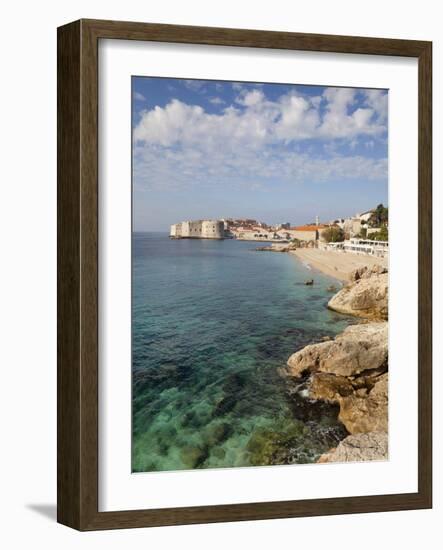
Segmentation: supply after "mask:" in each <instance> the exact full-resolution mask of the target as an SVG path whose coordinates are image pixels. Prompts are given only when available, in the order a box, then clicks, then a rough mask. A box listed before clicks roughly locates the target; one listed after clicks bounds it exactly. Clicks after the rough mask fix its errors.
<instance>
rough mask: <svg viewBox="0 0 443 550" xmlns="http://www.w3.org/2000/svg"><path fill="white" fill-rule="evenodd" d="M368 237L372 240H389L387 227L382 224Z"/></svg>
mask: <svg viewBox="0 0 443 550" xmlns="http://www.w3.org/2000/svg"><path fill="white" fill-rule="evenodd" d="M369 238H370V239H371V240H373V241H387V240H389V234H388V228H387V227H386V226H385V225H384V226H383V227H381V228H380V231H377V233H371V234H370V235H369Z"/></svg>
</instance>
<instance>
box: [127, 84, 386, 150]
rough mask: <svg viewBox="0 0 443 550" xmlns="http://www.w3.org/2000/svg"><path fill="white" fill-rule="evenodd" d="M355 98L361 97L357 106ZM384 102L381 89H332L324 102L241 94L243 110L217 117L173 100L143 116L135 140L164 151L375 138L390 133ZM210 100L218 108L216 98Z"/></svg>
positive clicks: (233, 109) (251, 92)
mask: <svg viewBox="0 0 443 550" xmlns="http://www.w3.org/2000/svg"><path fill="white" fill-rule="evenodd" d="M191 82H199V81H191ZM357 93H360V94H362V93H363V98H360V100H359V101H357ZM386 97H387V96H386V94H382V93H381V92H379V91H378V90H375V91H374V90H369V91H365V92H359V91H357V90H353V89H348V88H328V89H326V90H325V91H324V93H323V96H322V97H321V101H320V100H319V98H318V96H317V97H314V98H309V97H304V96H302V95H297V94H295V93H291V94H288V95H285V96H282V97H280V98H279V99H278V100H277V101H269V100H267V99H266V97H265V95H264V94H263V92H262V91H261V90H257V89H253V90H242V92H241V93H240V95H239V96H238V97H237V99H236V102H237V103H238V104H239V105H241V107H242V108H240V109H238V108H236V107H233V106H229V107H227V108H226V109H225V110H224V111H223V113H221V114H217V115H214V114H209V113H207V112H205V111H204V110H203V109H202V108H201V107H200V106H196V105H187V104H186V103H183V102H181V101H179V100H177V99H174V100H172V101H171V102H170V103H169V104H168V105H166V106H165V107H155V108H154V109H152V110H151V111H145V112H144V113H143V114H142V117H141V120H140V122H139V124H138V126H137V127H136V128H135V131H134V138H135V139H136V140H137V141H141V142H146V143H157V144H160V145H164V146H170V145H172V144H181V145H183V146H186V145H190V144H195V145H197V146H198V144H199V143H204V144H205V146H206V147H208V146H211V145H214V146H216V145H217V144H225V143H226V140H229V142H230V143H231V144H233V145H235V144H236V145H240V144H241V145H245V144H246V145H247V146H248V147H250V146H253V147H255V146H256V145H257V142H260V143H263V142H266V143H278V142H284V143H291V142H297V141H302V140H308V139H322V140H331V139H347V140H352V139H353V138H356V137H358V136H368V137H372V138H374V137H377V136H381V135H383V134H384V133H385V132H386V116H387V99H386ZM211 101H212V102H214V103H216V102H217V103H220V101H219V100H218V99H216V98H212V100H211Z"/></svg>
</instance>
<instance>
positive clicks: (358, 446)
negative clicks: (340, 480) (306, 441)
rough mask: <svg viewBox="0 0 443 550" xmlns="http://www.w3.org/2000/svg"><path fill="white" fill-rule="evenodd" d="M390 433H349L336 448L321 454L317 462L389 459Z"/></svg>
mask: <svg viewBox="0 0 443 550" xmlns="http://www.w3.org/2000/svg"><path fill="white" fill-rule="evenodd" d="M387 458H388V434H387V433H386V432H370V433H362V434H357V435H349V436H348V437H346V438H345V439H343V440H342V441H340V443H339V444H338V446H337V447H336V448H335V449H331V450H330V451H328V452H327V453H325V454H323V455H321V457H320V458H319V459H318V461H317V462H320V463H326V462H362V461H367V460H387Z"/></svg>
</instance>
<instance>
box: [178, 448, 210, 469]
mask: <svg viewBox="0 0 443 550" xmlns="http://www.w3.org/2000/svg"><path fill="white" fill-rule="evenodd" d="M208 456H209V453H208V448H207V447H197V446H193V445H188V446H186V447H183V448H182V450H181V452H180V458H181V459H182V462H183V464H184V465H185V466H186V467H187V468H198V467H199V466H201V465H202V464H203V462H204V461H205V460H206V459H207V458H208Z"/></svg>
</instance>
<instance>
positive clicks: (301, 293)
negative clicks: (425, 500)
mask: <svg viewBox="0 0 443 550" xmlns="http://www.w3.org/2000/svg"><path fill="white" fill-rule="evenodd" d="M256 246H259V243H253V242H244V241H243V242H242V241H234V240H225V241H210V240H190V239H183V240H170V239H169V238H168V236H167V235H166V234H161V233H135V234H134V236H133V305H132V308H133V313H132V320H133V328H132V330H133V360H132V363H133V448H132V467H133V471H139V472H140V471H154V470H179V469H189V468H214V467H233V466H251V465H262V464H286V463H306V462H312V461H314V460H316V459H317V457H318V456H319V455H320V454H321V453H322V452H324V451H326V450H327V449H329V448H330V447H331V446H332V445H333V444H334V443H335V442H336V440H337V438H339V437H340V438H341V437H343V428H342V426H341V425H340V424H339V423H338V421H337V420H336V416H337V410H336V409H335V408H334V407H328V406H324V405H312V404H309V403H306V402H304V401H303V400H301V399H299V398H296V399H293V398H291V399H289V398H288V392H287V390H288V388H287V386H286V383H285V381H284V380H283V379H281V378H280V376H279V375H278V371H277V369H278V368H279V367H281V366H283V365H284V364H285V363H286V360H287V359H288V357H289V355H291V353H294V352H295V351H296V350H297V349H300V348H301V347H303V346H305V345H306V344H308V343H311V342H313V341H318V340H319V339H320V338H321V337H322V336H333V335H335V334H337V333H338V332H341V331H342V330H343V329H344V328H345V326H347V325H348V324H349V323H350V322H352V320H349V319H347V318H346V317H344V316H341V315H338V314H335V313H333V312H331V311H329V310H328V309H327V308H326V304H327V302H328V299H329V298H330V296H331V293H330V292H328V291H327V287H328V286H329V285H331V284H336V285H337V282H336V281H335V280H334V279H331V278H330V277H327V276H326V275H323V274H321V273H318V272H315V273H314V272H312V271H310V270H308V268H307V267H306V266H304V265H303V264H302V263H301V262H299V261H298V260H297V259H296V258H294V257H293V256H291V255H289V254H278V253H269V252H257V251H255V250H254V248H255V247H256ZM308 278H314V280H315V284H314V286H312V287H311V286H306V285H304V284H303V283H304V281H306V279H308Z"/></svg>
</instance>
